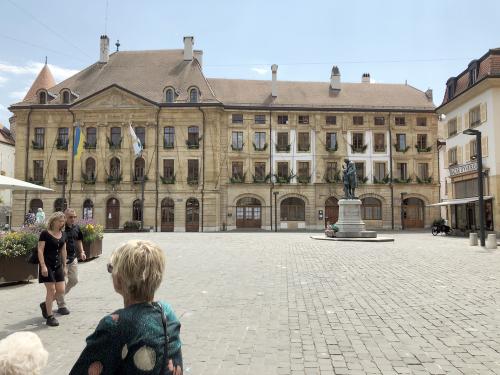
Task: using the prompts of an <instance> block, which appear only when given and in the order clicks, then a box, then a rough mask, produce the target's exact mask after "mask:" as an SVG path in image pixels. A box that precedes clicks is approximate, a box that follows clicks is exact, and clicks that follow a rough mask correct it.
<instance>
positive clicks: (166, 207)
mask: <svg viewBox="0 0 500 375" xmlns="http://www.w3.org/2000/svg"><path fill="white" fill-rule="evenodd" d="M161 231H162V232H173V231H174V200H173V199H170V198H165V199H163V200H162V201H161Z"/></svg>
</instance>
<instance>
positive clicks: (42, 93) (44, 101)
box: [38, 91, 47, 104]
mask: <svg viewBox="0 0 500 375" xmlns="http://www.w3.org/2000/svg"><path fill="white" fill-rule="evenodd" d="M38 103H40V104H47V93H46V92H45V91H40V92H39V93H38Z"/></svg>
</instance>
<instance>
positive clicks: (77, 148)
mask: <svg viewBox="0 0 500 375" xmlns="http://www.w3.org/2000/svg"><path fill="white" fill-rule="evenodd" d="M83 142H84V136H83V132H82V129H81V128H80V124H79V123H76V127H75V137H74V143H73V156H74V157H75V159H80V156H81V155H82V151H83Z"/></svg>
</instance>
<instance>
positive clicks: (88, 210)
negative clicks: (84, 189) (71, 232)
mask: <svg viewBox="0 0 500 375" xmlns="http://www.w3.org/2000/svg"><path fill="white" fill-rule="evenodd" d="M83 218H84V219H85V220H88V219H93V218H94V203H93V202H92V200H91V199H85V201H84V202H83Z"/></svg>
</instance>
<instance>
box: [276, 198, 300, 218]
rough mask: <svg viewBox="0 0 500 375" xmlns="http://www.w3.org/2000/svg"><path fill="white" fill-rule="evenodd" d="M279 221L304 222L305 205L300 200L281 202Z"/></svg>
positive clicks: (289, 199)
mask: <svg viewBox="0 0 500 375" xmlns="http://www.w3.org/2000/svg"><path fill="white" fill-rule="evenodd" d="M280 207H281V208H280V211H281V214H280V219H281V220H282V221H305V218H306V204H305V203H304V201H303V200H302V199H300V198H295V197H292V198H286V199H284V200H283V201H282V202H281V206H280Z"/></svg>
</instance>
